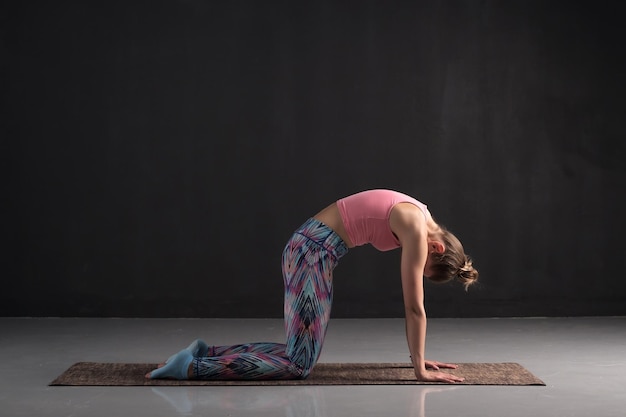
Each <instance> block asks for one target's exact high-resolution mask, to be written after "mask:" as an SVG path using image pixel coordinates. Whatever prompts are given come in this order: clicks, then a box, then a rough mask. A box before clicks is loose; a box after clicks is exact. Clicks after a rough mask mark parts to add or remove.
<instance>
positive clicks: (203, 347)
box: [159, 339, 209, 368]
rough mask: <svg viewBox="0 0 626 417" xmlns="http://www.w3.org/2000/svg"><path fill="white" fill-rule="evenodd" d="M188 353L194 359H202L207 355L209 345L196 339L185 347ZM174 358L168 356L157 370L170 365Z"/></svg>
mask: <svg viewBox="0 0 626 417" xmlns="http://www.w3.org/2000/svg"><path fill="white" fill-rule="evenodd" d="M186 349H187V350H188V351H189V352H191V354H192V355H193V357H194V358H204V357H205V356H206V355H207V353H208V352H209V345H207V344H206V343H205V342H204V340H201V339H196V340H194V341H193V342H191V344H190V345H189V346H187V348H186ZM174 356H176V355H172V356H170V357H169V358H168V359H167V360H166V361H165V363H164V364H160V365H159V368H161V367H163V366H165V365H166V364H168V363H170V361H171V360H172V359H173V358H174Z"/></svg>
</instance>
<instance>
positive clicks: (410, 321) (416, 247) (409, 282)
mask: <svg viewBox="0 0 626 417" xmlns="http://www.w3.org/2000/svg"><path fill="white" fill-rule="evenodd" d="M412 207H413V208H411V207H407V206H405V205H402V204H401V205H398V206H396V207H395V208H394V209H393V211H392V215H391V217H390V219H389V220H390V225H391V229H392V230H393V231H394V233H395V234H396V235H397V236H398V239H399V240H400V243H401V244H402V258H401V263H400V274H401V278H402V296H403V300H404V311H405V317H406V337H407V343H408V345H409V351H410V353H411V360H412V362H413V367H414V370H415V376H416V377H417V379H418V380H420V381H438V382H449V383H453V382H460V381H462V380H463V379H462V378H459V377H456V376H454V375H450V374H446V373H443V372H433V371H428V370H427V369H426V362H427V361H426V359H425V357H424V350H425V345H426V310H425V309H424V266H425V265H426V258H427V256H428V242H427V237H428V233H427V229H426V220H425V219H424V216H423V215H422V213H421V212H419V209H417V208H416V207H415V206H412Z"/></svg>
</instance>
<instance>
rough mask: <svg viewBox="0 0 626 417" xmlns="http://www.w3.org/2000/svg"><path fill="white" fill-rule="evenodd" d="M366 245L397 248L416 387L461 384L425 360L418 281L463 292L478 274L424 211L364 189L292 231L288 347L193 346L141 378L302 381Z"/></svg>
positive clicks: (397, 196) (407, 200)
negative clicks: (348, 267)
mask: <svg viewBox="0 0 626 417" xmlns="http://www.w3.org/2000/svg"><path fill="white" fill-rule="evenodd" d="M367 243H369V244H371V245H373V246H374V247H375V248H376V249H378V250H380V251H388V250H391V249H395V248H399V247H401V248H402V256H401V266H400V272H401V279H402V293H403V298H404V308H405V313H406V336H407V341H408V345H409V351H410V354H411V359H412V361H413V367H414V369H415V376H416V378H417V379H418V380H420V381H429V382H448V383H454V382H461V381H463V379H462V378H459V377H456V376H454V375H451V374H448V373H444V372H441V371H440V369H439V368H456V365H452V364H445V363H439V362H433V361H427V360H426V359H425V357H424V346H425V342H426V312H425V310H424V288H423V277H427V278H429V279H430V280H432V281H435V282H447V281H449V280H451V279H455V278H456V279H457V280H458V281H460V282H461V283H462V284H463V285H464V286H465V288H466V289H467V287H469V286H470V285H471V284H473V283H474V282H475V281H476V280H477V278H478V271H476V269H474V267H473V266H472V261H471V260H470V259H469V258H468V257H467V256H466V255H465V252H464V251H463V246H462V245H461V243H460V242H459V240H458V239H457V238H456V237H455V236H454V235H453V234H452V233H450V232H449V231H447V230H446V229H445V228H444V227H442V226H440V225H438V224H437V223H436V222H435V221H434V220H433V218H432V216H431V214H430V212H429V211H428V209H427V208H426V205H425V204H423V203H421V202H419V201H417V200H416V199H414V198H412V197H409V196H407V195H404V194H401V193H399V192H396V191H391V190H369V191H363V192H361V193H357V194H354V195H351V196H349V197H346V198H343V199H340V200H338V201H337V202H335V203H333V204H331V205H330V206H328V207H326V208H325V209H323V210H322V211H320V212H319V213H317V214H316V215H315V216H314V217H312V218H310V219H309V220H307V221H306V222H305V223H304V224H303V225H302V226H301V227H300V228H299V229H298V230H296V231H295V233H294V234H293V236H292V237H291V239H290V240H289V242H288V243H287V245H286V247H285V250H284V251H283V257H282V262H283V278H284V283H285V330H286V333H287V343H286V344H279V343H249V344H243V345H235V346H210V347H209V346H208V345H207V344H206V343H204V342H203V341H201V340H196V341H195V342H193V343H192V344H191V345H190V346H189V347H188V348H186V349H183V350H182V351H180V352H178V353H177V354H175V355H173V356H172V357H170V358H169V359H168V360H167V361H166V362H165V364H163V365H162V366H160V367H159V368H158V369H155V370H153V371H152V372H150V373H148V374H147V375H146V378H176V379H228V380H230V379H301V378H306V377H307V376H308V375H309V373H310V372H311V370H312V369H313V367H314V366H315V363H316V362H317V360H318V358H319V355H320V353H321V350H322V345H323V342H324V336H325V335H326V328H327V325H328V320H329V318H330V309H331V303H332V289H333V286H332V284H333V283H332V271H333V269H334V268H335V266H336V265H337V263H338V261H339V259H340V258H341V257H342V256H343V255H345V254H346V253H347V252H348V249H349V248H353V247H355V246H361V245H364V244H367Z"/></svg>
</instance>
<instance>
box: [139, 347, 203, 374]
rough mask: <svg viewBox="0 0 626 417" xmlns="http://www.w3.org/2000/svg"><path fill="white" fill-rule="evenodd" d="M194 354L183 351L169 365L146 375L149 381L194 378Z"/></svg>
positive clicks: (171, 359)
mask: <svg viewBox="0 0 626 417" xmlns="http://www.w3.org/2000/svg"><path fill="white" fill-rule="evenodd" d="M193 358H194V357H193V355H192V353H191V352H190V351H189V350H187V349H183V350H181V351H180V352H178V353H177V354H176V355H173V356H171V357H170V358H169V359H168V361H169V362H167V363H165V364H163V365H160V366H159V367H158V368H157V369H155V370H153V371H152V372H148V373H147V374H146V378H148V379H191V378H193V367H192V361H193Z"/></svg>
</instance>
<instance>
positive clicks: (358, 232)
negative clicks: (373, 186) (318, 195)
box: [337, 190, 430, 251]
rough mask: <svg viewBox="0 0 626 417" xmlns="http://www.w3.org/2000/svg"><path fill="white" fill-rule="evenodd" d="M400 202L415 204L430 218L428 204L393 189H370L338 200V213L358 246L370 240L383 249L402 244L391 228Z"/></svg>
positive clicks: (347, 231) (377, 247)
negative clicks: (392, 219) (395, 209)
mask: <svg viewBox="0 0 626 417" xmlns="http://www.w3.org/2000/svg"><path fill="white" fill-rule="evenodd" d="M398 203H411V204H414V205H416V206H417V207H418V208H419V209H420V210H422V213H424V216H425V217H426V218H427V219H428V217H429V215H430V213H429V212H428V209H427V208H426V204H424V203H421V202H419V201H417V200H416V199H414V198H412V197H409V196H408V195H405V194H402V193H399V192H397V191H391V190H369V191H362V192H360V193H357V194H353V195H351V196H348V197H345V198H342V199H340V200H338V201H337V207H339V213H340V215H341V220H342V221H343V226H344V228H345V229H346V233H347V234H348V237H349V238H350V240H351V241H352V243H353V244H354V245H355V246H361V245H365V244H367V243H370V244H371V245H372V246H374V247H375V248H376V249H378V250H380V251H388V250H391V249H396V248H399V247H400V242H399V241H398V239H397V238H396V237H395V235H394V234H393V232H392V231H391V226H390V225H389V215H390V214H391V209H392V208H393V207H394V206H395V205H396V204H398Z"/></svg>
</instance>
